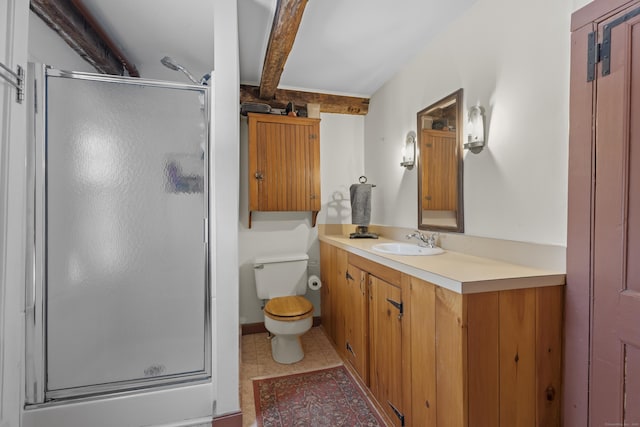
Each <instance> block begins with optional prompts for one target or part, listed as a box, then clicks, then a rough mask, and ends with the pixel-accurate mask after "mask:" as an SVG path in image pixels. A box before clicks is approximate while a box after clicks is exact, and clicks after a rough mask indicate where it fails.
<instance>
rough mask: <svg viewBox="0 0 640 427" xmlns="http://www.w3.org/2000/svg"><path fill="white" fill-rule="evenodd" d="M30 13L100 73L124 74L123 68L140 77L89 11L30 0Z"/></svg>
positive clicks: (61, 1) (64, 2)
mask: <svg viewBox="0 0 640 427" xmlns="http://www.w3.org/2000/svg"><path fill="white" fill-rule="evenodd" d="M30 5H31V10H33V12H34V13H35V14H36V15H38V16H39V17H40V18H41V19H42V20H43V21H44V22H45V23H46V24H47V25H48V26H49V27H50V28H51V29H53V30H54V31H55V32H56V33H58V35H59V36H60V37H61V38H62V39H63V40H64V41H65V42H66V43H67V44H68V45H69V46H71V48H72V49H73V50H75V51H76V52H77V53H78V55H80V56H81V57H82V58H83V59H84V60H85V61H87V62H88V63H89V64H91V65H92V66H93V67H94V68H95V69H96V70H97V71H98V72H100V73H104V74H113V75H122V74H123V70H124V68H123V67H126V68H127V71H128V73H129V75H130V76H132V77H139V76H140V74H139V73H138V70H137V69H136V67H135V66H134V65H133V64H132V63H131V62H130V61H128V60H127V59H126V58H124V55H123V54H122V53H121V52H120V51H119V50H118V49H117V47H115V45H114V43H113V42H111V40H109V39H108V37H106V35H105V33H104V31H102V29H101V28H100V27H99V26H98V25H97V22H95V20H93V19H92V18H91V17H90V16H89V17H88V16H87V14H88V11H86V9H82V10H81V9H78V7H76V5H75V4H74V2H73V1H71V0H31V1H30Z"/></svg>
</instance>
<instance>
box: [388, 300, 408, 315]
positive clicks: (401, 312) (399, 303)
mask: <svg viewBox="0 0 640 427" xmlns="http://www.w3.org/2000/svg"><path fill="white" fill-rule="evenodd" d="M387 302H388V303H389V304H391V305H392V306H394V307H395V308H397V309H398V310H399V311H400V314H398V319H402V315H403V314H404V307H403V304H402V302H397V301H394V300H392V299H389V298H387Z"/></svg>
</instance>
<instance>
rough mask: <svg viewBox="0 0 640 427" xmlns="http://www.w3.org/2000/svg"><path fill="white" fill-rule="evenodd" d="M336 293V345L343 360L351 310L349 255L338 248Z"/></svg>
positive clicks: (345, 354) (334, 301)
mask: <svg viewBox="0 0 640 427" xmlns="http://www.w3.org/2000/svg"><path fill="white" fill-rule="evenodd" d="M335 250H336V276H335V281H336V286H335V288H336V292H334V298H335V299H334V300H333V306H334V307H335V308H336V316H335V318H334V325H333V328H334V334H335V343H336V348H337V350H338V354H340V356H342V358H343V359H346V358H347V335H346V324H345V323H346V313H347V310H351V307H350V302H349V301H348V300H347V299H348V296H349V292H348V286H349V285H348V284H347V269H348V268H349V261H348V253H347V252H346V251H344V250H342V249H339V248H336V249H335Z"/></svg>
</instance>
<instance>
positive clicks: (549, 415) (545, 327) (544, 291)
mask: <svg viewBox="0 0 640 427" xmlns="http://www.w3.org/2000/svg"><path fill="white" fill-rule="evenodd" d="M563 307H564V286H550V287H547V288H538V289H536V381H537V384H536V405H537V407H536V414H537V416H536V426H539V427H559V426H560V425H561V424H562V423H561V408H562V398H561V396H562V339H563V335H562V324H563V323H562V322H563V317H564V315H563Z"/></svg>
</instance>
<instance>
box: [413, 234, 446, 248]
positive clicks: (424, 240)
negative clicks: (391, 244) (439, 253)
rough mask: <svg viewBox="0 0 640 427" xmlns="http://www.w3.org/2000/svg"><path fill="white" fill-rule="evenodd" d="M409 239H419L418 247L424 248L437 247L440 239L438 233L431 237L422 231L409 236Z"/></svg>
mask: <svg viewBox="0 0 640 427" xmlns="http://www.w3.org/2000/svg"><path fill="white" fill-rule="evenodd" d="M406 237H407V239H412V238H415V239H418V240H419V243H418V246H422V247H423V248H435V247H436V239H437V238H438V233H432V234H430V235H429V236H425V235H424V234H422V233H421V232H420V231H418V230H416V231H414V232H413V233H410V234H407V236H406Z"/></svg>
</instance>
